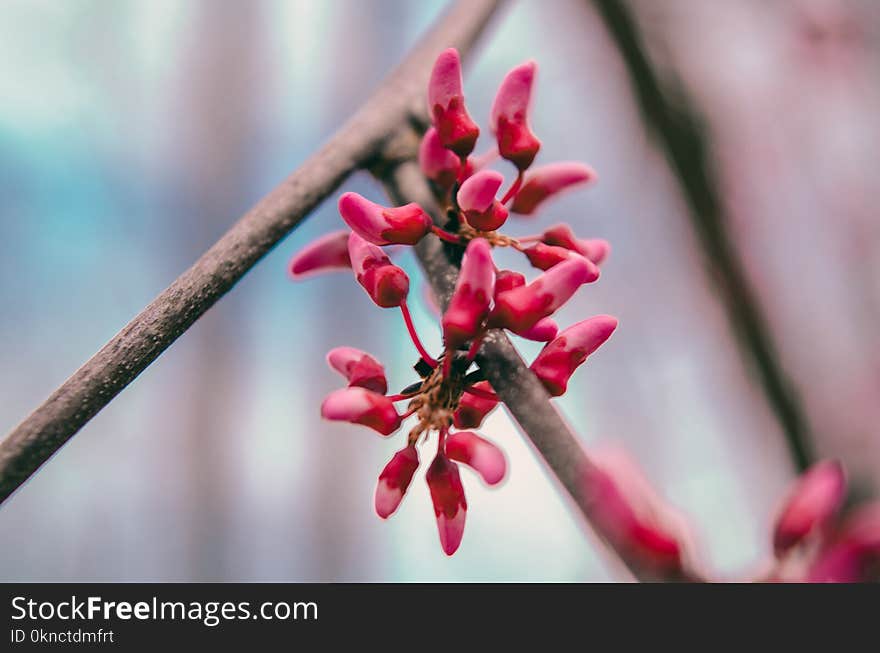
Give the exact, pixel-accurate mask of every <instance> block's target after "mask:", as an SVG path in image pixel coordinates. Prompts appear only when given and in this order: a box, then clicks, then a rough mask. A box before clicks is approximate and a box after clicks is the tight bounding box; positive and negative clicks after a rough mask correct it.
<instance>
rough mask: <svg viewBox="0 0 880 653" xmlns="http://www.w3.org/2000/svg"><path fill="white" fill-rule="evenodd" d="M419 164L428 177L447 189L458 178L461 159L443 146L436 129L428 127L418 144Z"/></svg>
mask: <svg viewBox="0 0 880 653" xmlns="http://www.w3.org/2000/svg"><path fill="white" fill-rule="evenodd" d="M419 165H420V166H421V168H422V172H423V173H425V176H426V177H427V178H428V179H431V180H432V181H433V182H434V183H436V184H437V185H438V186H439V187H440V188H442V189H443V190H449V189H450V188H452V186H453V185H454V184H455V181H456V180H457V179H458V173H459V170H461V159H459V158H458V157H457V156H455V154H453V153H452V152H451V151H450V150H448V149H446V148H445V147H443V143H441V142H440V135H439V134H438V133H437V130H436V129H435V128H433V127H429V128H428V131H426V132H425V135H424V137H423V138H422V143H421V145H419Z"/></svg>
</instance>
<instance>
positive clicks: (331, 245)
mask: <svg viewBox="0 0 880 653" xmlns="http://www.w3.org/2000/svg"><path fill="white" fill-rule="evenodd" d="M348 233H349V232H348V231H345V230H343V231H334V232H333V233H329V234H326V235H324V236H321V237H320V238H318V239H317V240H314V241H312V242H311V243H309V244H308V245H306V246H305V247H304V248H302V249H301V250H300V251H299V252H297V253H296V254H294V255H293V257H292V258H291V259H290V263H288V265H287V270H288V272H289V273H290V276H291V278H293V279H297V280H299V279H304V278H306V277H309V276H312V275H313V274H319V273H321V272H327V271H330V270H341V269H345V268H350V267H351V261H350V260H349V258H348Z"/></svg>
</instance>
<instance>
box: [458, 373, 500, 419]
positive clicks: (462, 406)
mask: <svg viewBox="0 0 880 653" xmlns="http://www.w3.org/2000/svg"><path fill="white" fill-rule="evenodd" d="M474 387H475V388H477V390H486V391H489V392H491V391H492V386H491V385H489V382H488V381H479V382H477V383H475V384H474ZM497 405H498V402H497V401H495V400H493V399H486V398H484V397H478V396H476V395H472V394H470V393H469V392H465V393H464V394H463V395H462V396H461V399H460V400H459V402H458V408H457V409H456V411H455V413H454V415H453V420H454V424H455V426H456V427H457V428H460V429H476V428H479V427H480V424H482V423H483V420H484V419H486V416H487V415H488V414H489V413H491V412H492V411H493V410H494V409H495V407H496V406H497Z"/></svg>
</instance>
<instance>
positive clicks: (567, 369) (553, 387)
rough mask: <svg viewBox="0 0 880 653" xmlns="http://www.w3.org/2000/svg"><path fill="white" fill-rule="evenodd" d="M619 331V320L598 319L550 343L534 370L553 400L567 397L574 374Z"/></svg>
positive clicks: (585, 321) (564, 332)
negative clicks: (566, 391)
mask: <svg viewBox="0 0 880 653" xmlns="http://www.w3.org/2000/svg"><path fill="white" fill-rule="evenodd" d="M616 328H617V320H616V319H615V318H613V317H611V316H610V315H597V316H596V317H591V318H590V319H588V320H584V321H583V322H578V323H577V324H574V325H572V326H570V327H568V328H567V329H565V330H564V331H563V332H562V333H560V334H559V335H558V336H557V337H556V339H555V340H553V342H550V343H548V344H547V345H546V346H545V347H544V349H542V350H541V353H540V354H538V357H537V358H535V361H534V362H533V363H532V364H531V366H530V369H531V370H532V372H534V373H535V376H537V377H538V378H539V379H540V380H541V383H543V384H544V387H545V388H547V392H549V393H550V396H551V397H559V396H560V395H563V394H565V390H566V389H567V387H568V380H569V379H570V378H571V375H572V374H574V371H575V370H576V369H577V368H578V367H579V366H580V365H581V364H583V362H584V361H585V360H587V356H589V355H590V354H592V353H593V352H594V351H596V350H597V349H598V348H599V347H600V346H601V345H602V343H604V342H605V341H606V340H608V338H610V337H611V334H612V333H614V330H615V329H616Z"/></svg>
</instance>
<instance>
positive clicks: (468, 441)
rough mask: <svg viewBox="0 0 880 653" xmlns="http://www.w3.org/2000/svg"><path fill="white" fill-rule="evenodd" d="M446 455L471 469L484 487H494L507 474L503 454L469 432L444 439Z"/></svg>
mask: <svg viewBox="0 0 880 653" xmlns="http://www.w3.org/2000/svg"><path fill="white" fill-rule="evenodd" d="M446 455H447V456H449V458H451V459H452V460H457V461H458V462H460V463H464V464H465V465H467V466H468V467H471V468H473V469H474V470H475V471H476V472H477V473H478V474H479V475H480V476H481V477H482V478H483V481H485V483H486V485H496V484H497V483H500V482H501V479H503V478H504V474H505V473H507V461H506V460H505V459H504V453H503V452H502V451H501V449H499V448H498V447H496V446H495V445H494V444H492V443H491V442H489V441H488V440H486V439H485V438H482V437H480V436H479V435H477V434H476V433H473V432H471V431H459V432H458V433H453V434H452V435H450V436H449V437H447V438H446Z"/></svg>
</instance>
